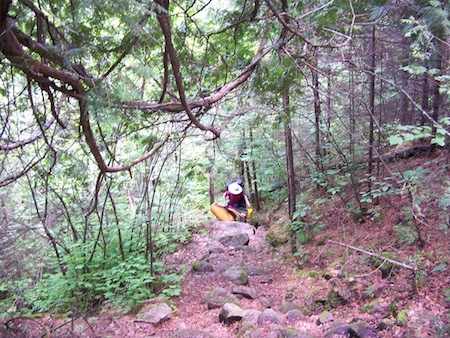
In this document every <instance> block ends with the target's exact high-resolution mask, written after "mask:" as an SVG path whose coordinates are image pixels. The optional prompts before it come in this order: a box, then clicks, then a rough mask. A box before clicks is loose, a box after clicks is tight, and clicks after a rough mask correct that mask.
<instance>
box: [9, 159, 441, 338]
mask: <svg viewBox="0 0 450 338" xmlns="http://www.w3.org/2000/svg"><path fill="white" fill-rule="evenodd" d="M444 160H446V159H444ZM426 161H429V159H425V158H415V159H411V160H408V161H407V162H404V163H402V164H398V166H402V167H401V168H399V167H397V168H394V169H396V170H399V169H402V170H405V169H407V168H406V167H405V165H407V166H408V167H410V168H411V170H412V169H414V168H416V167H418V166H420V165H422V166H424V163H425V162H426ZM427 168H428V169H429V170H430V171H431V172H432V173H433V175H432V179H431V181H430V182H432V183H430V184H431V185H430V186H429V191H430V192H433V193H434V194H435V195H433V196H431V198H429V200H427V201H424V202H423V203H422V204H421V207H422V210H421V213H422V214H421V215H422V218H421V220H422V222H423V223H420V224H419V225H420V226H421V228H420V229H421V234H422V236H423V239H424V241H425V245H424V246H423V247H420V245H419V243H418V242H417V240H416V241H413V242H412V243H409V244H407V243H404V241H405V238H403V237H402V234H401V233H399V229H400V228H398V224H399V222H400V221H401V220H402V219H404V217H405V215H404V212H403V208H404V207H405V206H406V205H408V203H410V200H409V198H408V197H404V198H401V197H399V196H398V195H392V196H391V197H384V198H382V199H380V201H379V202H380V213H381V215H382V217H378V219H375V218H370V217H369V218H365V219H364V221H363V222H359V221H357V220H356V219H355V217H352V215H349V214H347V213H345V212H343V211H342V210H343V209H344V208H339V203H336V206H333V207H331V206H329V207H328V208H327V209H326V210H323V211H322V218H321V220H322V221H323V222H324V223H325V224H326V229H324V230H321V231H320V232H317V233H315V234H314V240H313V241H311V242H309V243H307V244H303V245H302V246H301V247H299V248H298V254H297V255H292V254H291V248H290V245H289V243H284V244H282V245H279V246H277V247H273V246H271V245H269V244H268V243H267V241H266V236H267V232H268V231H269V228H270V227H271V226H274V225H275V224H278V225H279V224H282V223H283V220H285V219H286V215H285V212H284V211H283V208H281V207H280V208H279V210H277V211H275V212H273V213H271V214H270V215H269V214H263V213H260V215H257V216H256V219H255V220H252V221H251V222H254V224H258V225H259V226H258V227H257V228H256V231H255V233H254V234H252V235H251V236H250V243H249V246H250V247H251V248H252V249H253V250H250V251H245V250H236V249H235V248H223V251H222V252H221V253H220V254H214V255H216V256H213V255H212V254H211V253H210V249H211V248H213V247H217V242H215V239H213V238H212V236H211V235H212V234H213V228H214V221H212V220H205V222H204V231H202V232H199V233H198V234H197V235H195V236H194V238H193V240H192V241H191V242H190V243H188V244H185V245H183V246H180V247H179V249H178V250H177V251H176V252H174V253H172V254H170V255H167V257H165V264H167V266H169V267H171V268H173V269H178V268H183V269H186V270H187V271H188V272H187V273H186V274H185V277H184V279H183V281H182V283H181V288H182V289H181V294H180V295H179V296H178V297H173V298H172V299H171V300H170V304H171V305H172V308H173V309H174V310H173V313H172V316H171V319H169V320H166V321H164V322H162V323H160V324H158V325H153V324H149V323H145V322H142V321H140V320H138V318H139V313H135V314H122V313H119V312H115V311H112V310H106V309H105V310H104V311H102V312H101V313H99V314H96V315H95V316H89V317H88V316H86V317H84V318H79V319H76V320H72V321H68V320H67V319H57V318H55V317H51V316H47V317H44V318H42V319H39V320H33V321H31V320H28V321H26V322H25V321H24V323H23V324H22V325H28V329H27V332H28V333H29V334H28V333H27V334H18V335H16V337H42V336H46V337H123V338H124V337H161V338H164V337H175V336H174V334H175V333H176V332H178V331H179V330H182V329H191V330H194V329H195V330H198V331H195V332H196V333H195V334H194V333H192V335H185V336H183V337H197V338H201V337H218V338H221V337H230V338H231V337H237V336H238V330H239V323H238V322H236V323H233V324H230V325H226V324H224V323H222V322H221V321H219V313H220V311H221V309H220V308H216V309H210V310H208V308H207V306H206V304H205V303H204V301H203V297H204V296H205V294H206V293H207V292H209V291H211V290H213V289H215V288H217V287H223V288H224V289H226V290H227V291H230V292H231V290H232V289H233V287H234V286H235V285H233V283H232V282H230V281H227V280H225V279H224V278H223V277H222V273H221V271H219V270H217V269H216V270H215V271H212V272H205V273H199V272H196V271H193V270H192V269H191V267H192V265H193V263H194V262H195V261H199V260H202V259H205V257H207V258H208V259H209V260H210V261H214V262H219V261H222V262H228V263H233V262H239V263H244V264H245V265H247V266H251V267H252V268H257V269H264V270H265V271H266V274H265V275H259V274H256V275H251V274H250V276H249V282H248V285H249V286H250V287H251V288H253V289H254V290H255V291H256V293H257V294H258V298H257V299H240V300H239V302H240V304H241V306H242V307H244V308H251V309H257V310H263V309H264V308H265V307H267V306H268V305H267V302H268V303H269V304H270V307H272V308H274V309H276V310H278V309H279V308H280V307H281V306H282V305H283V304H285V303H286V302H288V301H292V302H294V303H296V304H298V305H299V306H301V307H308V308H309V312H308V314H307V315H305V316H303V317H301V318H296V320H294V321H290V320H289V319H287V318H284V320H285V324H286V325H287V326H289V327H290V328H293V329H296V330H300V331H301V332H304V333H305V335H304V336H301V335H291V336H288V335H281V334H280V335H278V337H306V334H307V335H308V337H316V338H318V337H325V335H326V334H327V333H328V334H329V333H330V330H332V329H333V328H334V327H336V326H339V325H346V324H349V323H352V322H355V321H361V320H362V321H364V322H366V323H368V326H369V327H371V328H374V329H375V331H373V330H372V331H370V333H367V335H366V336H365V337H450V335H449V332H450V329H449V324H450V314H449V308H450V301H449V300H450V294H449V292H450V236H449V233H448V232H447V231H450V230H449V229H444V228H443V227H442V225H441V223H442V218H441V217H440V215H441V213H438V212H437V210H439V208H438V197H439V194H442V193H443V192H442V189H443V188H444V187H443V185H442V182H444V181H447V180H448V179H449V176H450V171H449V170H441V169H442V162H441V163H440V164H438V163H437V162H436V161H430V162H429V164H427ZM391 169H393V168H391ZM433 185H434V186H433ZM425 202H426V203H425ZM380 219H382V221H381V220H380ZM403 235H404V236H406V234H405V233H403ZM324 239H325V240H324ZM329 240H332V242H331V241H329ZM335 242H339V243H342V244H346V245H349V246H353V247H357V248H359V249H363V250H366V251H367V252H371V253H374V254H376V255H381V254H382V253H385V252H389V253H390V255H391V256H389V257H392V259H393V260H394V261H396V262H401V263H404V264H406V265H408V266H413V267H416V268H417V270H416V271H415V275H414V276H413V275H412V272H411V271H410V270H408V269H407V268H404V267H401V266H396V265H394V269H393V270H392V271H390V273H389V275H387V276H383V273H382V269H381V267H380V265H379V264H378V266H377V265H376V264H373V260H371V258H370V256H369V255H366V254H364V253H362V252H359V251H356V250H354V249H352V248H349V247H343V246H341V245H337V244H336V243H335ZM344 266H345V267H346V270H345V277H343V278H342V277H337V275H338V274H339V271H341V272H342V271H343V267H344ZM348 276H351V284H352V292H353V295H352V296H349V300H350V301H349V302H346V304H340V305H337V306H330V304H329V303H328V304H327V303H326V302H320V300H321V299H322V300H323V299H325V298H326V297H327V293H329V290H330V289H333V288H334V287H336V286H339V285H340V283H341V281H342V280H346V279H347V281H348V280H349V277H348ZM347 284H348V283H347ZM261 299H265V300H266V302H265V304H266V305H263V304H264V303H263V302H262V301H261ZM313 303H314V304H316V306H311V304H313ZM324 310H328V311H329V312H330V313H331V314H332V315H333V320H332V321H330V322H326V323H321V324H320V325H319V324H318V318H319V315H320V314H321V313H322V312H323V311H324ZM400 312H403V313H404V314H406V317H407V321H406V322H402V323H400V322H399V321H398V320H397V316H398V314H399V313H400ZM382 321H387V322H388V323H390V324H388V326H387V327H386V328H385V329H384V330H379V325H380V323H381V322H382ZM200 331H201V332H203V333H204V335H201V334H200V333H198V332H200ZM190 332H194V331H190ZM259 332H263V331H259ZM271 332H272V333H271V334H273V331H271ZM374 332H375V333H374ZM0 336H1V332H0ZM10 336H11V335H10ZM259 336H260V337H269V336H270V337H271V336H272V335H269V334H268V335H267V336H265V335H259ZM328 336H330V337H345V335H341V336H339V335H330V334H329V335H328ZM363 336H364V335H363ZM177 337H179V336H177ZM249 337H250V335H249ZM252 337H257V335H253V336H252Z"/></svg>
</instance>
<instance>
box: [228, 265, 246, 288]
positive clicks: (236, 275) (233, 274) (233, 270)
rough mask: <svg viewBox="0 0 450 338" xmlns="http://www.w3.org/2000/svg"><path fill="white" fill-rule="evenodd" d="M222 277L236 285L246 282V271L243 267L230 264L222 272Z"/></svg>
mask: <svg viewBox="0 0 450 338" xmlns="http://www.w3.org/2000/svg"><path fill="white" fill-rule="evenodd" d="M223 278H225V279H226V280H228V281H230V282H233V283H234V284H238V285H247V284H248V273H247V269H246V268H245V267H239V266H232V267H230V268H228V269H227V270H225V271H224V272H223Z"/></svg>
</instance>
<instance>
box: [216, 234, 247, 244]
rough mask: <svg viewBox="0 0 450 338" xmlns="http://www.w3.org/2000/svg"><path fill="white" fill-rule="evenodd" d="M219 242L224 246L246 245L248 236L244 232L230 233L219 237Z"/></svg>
mask: <svg viewBox="0 0 450 338" xmlns="http://www.w3.org/2000/svg"><path fill="white" fill-rule="evenodd" d="M219 242H220V243H221V244H222V245H223V246H225V247H241V246H243V245H248V243H249V242H250V238H249V237H248V234H246V233H240V234H231V235H226V236H223V237H220V238H219Z"/></svg>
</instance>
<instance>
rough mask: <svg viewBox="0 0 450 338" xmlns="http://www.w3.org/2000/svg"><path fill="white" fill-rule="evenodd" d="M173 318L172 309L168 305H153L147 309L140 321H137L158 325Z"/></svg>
mask: <svg viewBox="0 0 450 338" xmlns="http://www.w3.org/2000/svg"><path fill="white" fill-rule="evenodd" d="M171 317H172V309H171V308H170V306H169V305H167V304H166V303H159V304H151V305H150V306H149V307H146V308H145V310H144V312H143V313H142V316H141V318H140V319H137V320H136V321H139V322H144V323H150V324H153V325H158V324H160V323H162V322H164V321H166V320H169V319H170V318H171Z"/></svg>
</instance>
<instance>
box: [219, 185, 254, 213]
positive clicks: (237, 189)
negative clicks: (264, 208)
mask: <svg viewBox="0 0 450 338" xmlns="http://www.w3.org/2000/svg"><path fill="white" fill-rule="evenodd" d="M226 187H227V191H225V192H224V193H223V202H224V205H226V206H228V208H232V209H235V210H238V211H240V212H242V210H244V211H245V212H246V211H247V208H251V205H250V201H249V200H248V197H247V194H246V193H245V191H244V189H243V188H242V180H236V181H231V182H229V183H227V185H226ZM227 197H228V199H229V201H228V203H227Z"/></svg>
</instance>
